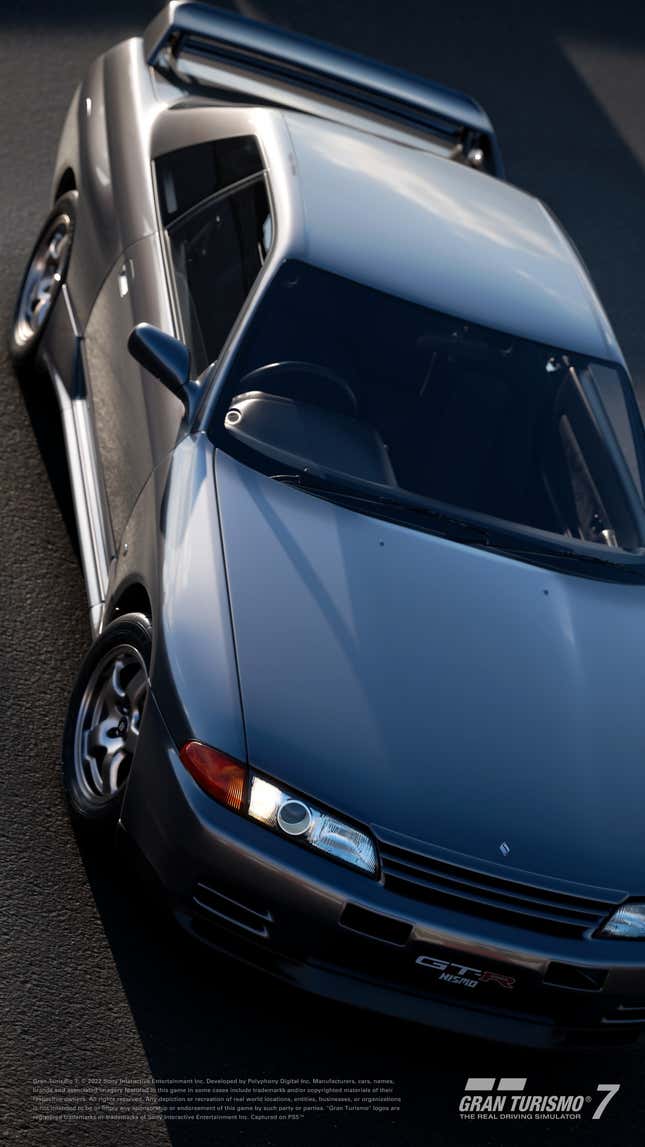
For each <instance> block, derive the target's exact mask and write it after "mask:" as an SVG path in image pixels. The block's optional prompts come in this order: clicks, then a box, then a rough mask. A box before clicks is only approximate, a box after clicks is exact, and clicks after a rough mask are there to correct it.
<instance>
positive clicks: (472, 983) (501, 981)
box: [416, 956, 517, 991]
mask: <svg viewBox="0 0 645 1147" xmlns="http://www.w3.org/2000/svg"><path fill="white" fill-rule="evenodd" d="M416 963H417V964H420V965H421V967H423V968H428V969H429V971H431V972H436V973H437V979H439V980H442V981H443V982H444V983H447V984H456V985H458V986H459V987H462V988H476V987H478V986H479V985H480V984H497V985H498V987H500V988H506V989H507V990H509V991H512V989H513V988H514V987H515V984H516V982H517V981H516V979H515V977H514V976H506V975H502V974H501V973H500V972H491V971H489V970H488V969H486V968H471V967H469V966H468V965H467V964H457V963H455V962H454V961H452V960H440V959H438V958H437V957H436V956H417V959H416Z"/></svg>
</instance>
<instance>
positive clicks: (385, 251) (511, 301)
mask: <svg viewBox="0 0 645 1147" xmlns="http://www.w3.org/2000/svg"><path fill="white" fill-rule="evenodd" d="M282 114H283V116H284V120H285V123H286V126H287V128H288V132H289V135H290V139H291V144H292V149H293V156H294V157H295V166H296V171H297V176H298V182H299V187H300V193H301V196H302V206H303V217H304V229H303V232H302V234H301V235H300V236H299V237H298V236H296V237H294V247H295V248H298V247H299V248H300V249H299V250H297V249H294V250H293V251H292V252H291V253H292V254H293V255H294V256H296V257H301V258H304V259H306V260H307V261H308V262H310V263H312V264H314V265H316V266H318V267H321V268H323V269H325V270H329V271H332V272H335V273H337V274H340V275H344V276H346V277H348V278H351V279H353V280H355V281H357V282H361V283H364V284H366V285H368V286H371V287H375V288H377V289H379V290H383V291H387V292H389V293H391V294H394V295H397V296H398V297H400V298H405V299H409V300H410V301H413V302H416V303H421V304H423V305H425V306H427V307H430V308H433V309H436V310H439V311H443V312H445V313H447V314H453V315H456V316H459V317H462V318H464V319H466V320H469V321H471V322H476V323H481V324H484V325H486V326H489V327H493V328H496V329H498V330H502V331H507V332H509V333H511V334H515V335H518V336H523V337H526V338H531V339H535V340H537V341H539V342H544V343H547V344H548V345H550V346H553V347H554V348H562V349H566V350H570V351H574V352H578V353H581V354H584V355H589V356H590V357H596V358H605V359H611V360H614V361H616V362H620V363H622V362H623V359H622V355H621V352H620V348H619V347H618V344H617V342H616V338H615V336H614V334H613V331H612V329H611V326H610V323H609V320H608V319H607V316H606V315H605V313H604V311H603V308H602V306H601V304H600V302H599V300H598V297H597V295H596V293H595V291H594V288H593V286H592V284H591V282H590V279H589V276H588V274H587V272H586V270H585V268H584V266H583V264H582V263H581V261H580V258H579V256H578V255H577V253H576V251H575V249H574V247H573V246H572V244H571V242H570V241H569V240H568V239H567V237H566V235H565V234H564V232H563V231H562V230H561V228H560V227H559V225H558V224H557V223H556V221H555V220H554V218H553V216H552V215H551V214H550V212H549V211H548V210H547V209H546V208H545V207H544V205H543V204H542V203H541V202H540V201H539V200H538V199H535V198H534V197H533V196H530V195H527V194H526V193H525V192H523V191H520V190H518V189H517V188H515V187H513V186H512V185H510V184H508V183H505V182H502V181H501V180H497V179H494V178H492V177H490V176H487V175H484V174H482V173H481V172H478V171H473V170H472V169H471V168H468V167H466V166H464V165H462V164H459V163H455V162H453V161H451V160H447V159H444V158H441V157H439V156H437V155H435V154H432V153H431V152H430V151H426V150H424V149H422V148H420V147H414V146H405V145H402V144H401V143H397V142H393V141H392V140H390V139H387V138H382V137H381V136H379V135H375V134H373V133H368V132H363V131H360V130H355V129H352V128H349V127H344V126H340V125H338V124H335V123H333V122H331V121H327V120H324V119H322V118H320V119H319V118H317V117H315V116H309V115H306V114H302V113H299V112H283V113H282ZM290 162H292V161H291V159H290Z"/></svg>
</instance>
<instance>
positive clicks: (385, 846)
mask: <svg viewBox="0 0 645 1147" xmlns="http://www.w3.org/2000/svg"><path fill="white" fill-rule="evenodd" d="M377 839H378V844H379V850H380V854H381V866H382V869H383V876H384V880H385V886H386V887H387V888H390V889H391V890H392V891H393V892H397V893H399V894H400V895H403V896H409V897H411V898H412V899H414V900H421V901H423V902H424V903H425V904H436V905H437V906H443V907H447V908H451V909H454V910H456V911H459V912H467V913H468V914H469V915H470V916H483V917H486V918H488V919H492V920H498V921H500V922H502V923H506V924H514V925H518V926H520V927H523V928H528V929H530V930H531V931H534V932H546V933H550V934H551V935H561V936H583V935H584V934H585V933H588V932H593V931H595V930H596V929H597V928H599V927H600V925H601V924H602V922H603V920H604V919H605V918H606V917H607V916H608V915H609V914H610V913H611V912H612V911H613V910H614V909H615V908H616V907H617V905H618V904H620V903H621V902H622V901H623V900H624V899H625V897H626V895H627V894H626V893H624V892H615V891H613V890H610V889H605V888H603V889H597V888H591V887H587V886H586V885H585V886H584V887H580V886H574V885H568V886H567V890H566V891H565V890H563V889H562V888H561V887H559V888H554V887H549V886H548V884H547V883H546V882H545V883H542V879H543V878H541V877H539V876H533V874H531V875H530V877H529V878H528V879H527V880H522V879H519V876H520V875H521V876H528V875H529V874H527V873H521V874H520V873H518V879H515V878H514V877H512V876H509V875H507V870H506V871H504V874H503V875H502V874H501V873H500V872H499V870H498V871H495V870H494V869H493V867H492V866H491V867H490V869H489V870H487V871H486V870H484V869H483V866H482V865H481V862H479V861H477V860H474V859H473V862H472V863H473V866H472V867H471V866H470V864H468V865H466V864H464V863H463V861H465V860H467V859H469V858H466V857H464V856H461V855H460V854H453V853H448V852H447V851H446V850H443V849H442V850H435V855H430V854H429V853H426V852H423V853H421V852H417V851H416V850H415V851H412V850H410V849H408V848H403V847H401V846H400V845H398V844H395V843H394V842H393V841H392V840H391V839H389V840H385V839H383V838H381V837H378V838H377ZM439 851H440V852H441V855H437V853H438V852H439ZM459 861H461V862H462V863H460V862H459Z"/></svg>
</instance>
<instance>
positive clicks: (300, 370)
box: [237, 359, 358, 417]
mask: <svg viewBox="0 0 645 1147" xmlns="http://www.w3.org/2000/svg"><path fill="white" fill-rule="evenodd" d="M283 375H287V376H288V375H298V376H300V378H302V376H303V375H311V376H312V377H313V378H314V379H315V380H316V382H318V383H323V384H324V386H325V388H326V387H327V386H330V387H333V388H334V390H335V392H336V393H335V395H334V398H335V406H336V407H337V409H338V410H339V411H340V413H341V414H350V415H351V416H353V417H355V416H356V413H357V411H358V403H357V401H356V395H355V394H354V391H353V390H352V388H351V386H350V385H349V383H347V382H345V379H344V378H341V377H340V375H339V374H336V373H335V371H333V370H330V369H329V367H326V366H320V365H319V364H318V363H315V362H296V361H295V360H292V359H287V360H285V361H284V362H268V363H266V364H265V366H258V367H256V368H255V370H251V371H249V373H248V374H245V375H244V378H241V379H240V381H239V383H238V384H237V389H238V390H239V391H240V393H241V392H242V391H243V390H247V391H248V390H264V391H266V392H267V393H269V394H282V393H283V391H285V390H286V391H288V392H289V393H288V394H286V395H285V397H287V398H302V399H304V400H305V401H313V402H314V403H316V399H315V398H314V399H313V400H312V399H311V398H310V396H309V395H308V394H307V392H306V390H304V389H303V388H300V387H298V388H297V389H296V388H295V387H294V386H291V387H289V385H288V383H287V384H286V385H283V386H282V387H280V385H279V383H278V380H279V379H280V377H281V376H283ZM276 383H278V385H277V386H276ZM323 401H324V400H323ZM318 405H321V403H318Z"/></svg>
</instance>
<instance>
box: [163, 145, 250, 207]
mask: <svg viewBox="0 0 645 1147" xmlns="http://www.w3.org/2000/svg"><path fill="white" fill-rule="evenodd" d="M263 166H264V165H263V163H262V156H261V155H260V149H259V147H258V144H257V140H256V139H255V137H254V136H252V135H238V136H234V137H233V138H231V139H216V140H211V141H209V142H208V143H196V144H193V146H192V147H182V148H180V150H179V151H173V152H171V153H170V154H169V155H162V156H161V157H160V158H159V159H157V161H156V170H157V187H158V190H159V206H160V209H161V219H162V222H163V224H164V226H166V227H167V226H168V224H170V223H172V221H173V219H178V218H179V216H180V215H183V214H184V213H185V212H186V211H189V210H190V208H191V207H195V206H196V205H197V204H198V203H201V202H202V201H203V200H204V199H208V198H209V197H210V196H211V195H215V194H216V193H217V192H218V191H223V190H224V189H225V188H227V187H231V186H232V184H234V183H239V182H240V180H242V179H248V178H249V176H251V175H258V174H259V173H260V172H261V171H262V168H263Z"/></svg>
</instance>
